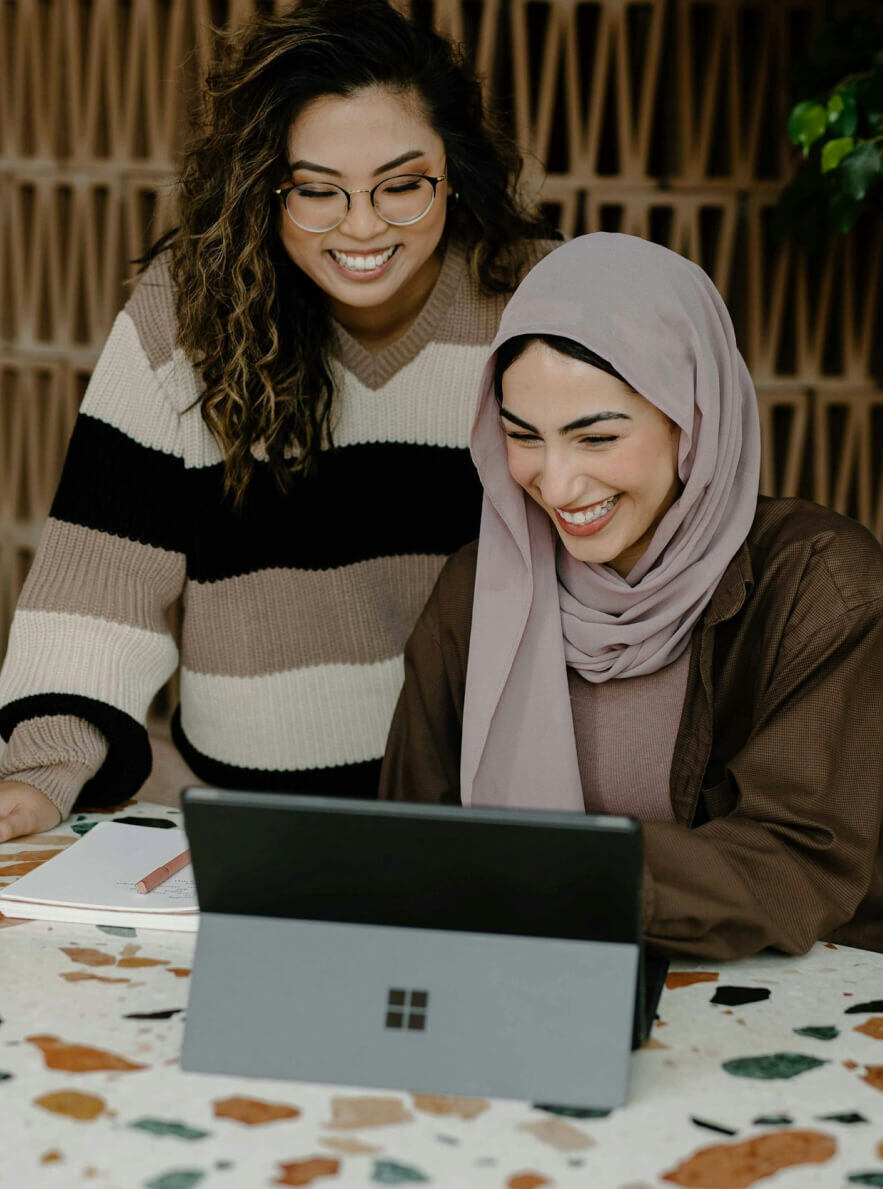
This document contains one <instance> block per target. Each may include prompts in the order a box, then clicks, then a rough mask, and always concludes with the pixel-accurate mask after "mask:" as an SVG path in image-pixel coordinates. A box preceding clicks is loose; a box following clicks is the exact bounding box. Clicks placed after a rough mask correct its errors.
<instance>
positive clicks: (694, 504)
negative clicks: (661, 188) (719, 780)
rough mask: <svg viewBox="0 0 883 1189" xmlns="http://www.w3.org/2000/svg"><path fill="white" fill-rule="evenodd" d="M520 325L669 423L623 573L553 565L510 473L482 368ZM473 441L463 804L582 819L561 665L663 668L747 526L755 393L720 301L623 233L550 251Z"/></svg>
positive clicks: (522, 294) (545, 528) (547, 534)
mask: <svg viewBox="0 0 883 1189" xmlns="http://www.w3.org/2000/svg"><path fill="white" fill-rule="evenodd" d="M522 334H554V335H560V336H562V337H564V338H569V339H572V340H573V341H574V342H577V343H580V344H582V346H584V347H588V348H589V349H590V350H592V351H594V352H595V353H596V354H597V355H600V356H601V357H602V358H603V359H606V360H608V361H609V362H610V363H611V364H612V365H613V367H614V368H615V369H616V370H617V371H618V372H619V373H620V375H622V376H624V377H625V379H626V380H627V381H628V383H629V384H630V385H631V386H632V387H633V388H634V389H635V391H636V392H638V393H640V394H641V395H642V396H643V397H645V398H646V399H647V400H649V401H650V402H651V403H652V404H653V405H655V406H656V407H657V408H658V409H660V410H661V411H662V412H663V413H664V414H665V415H666V416H667V417H669V418H670V419H671V420H672V421H673V422H674V423H675V424H676V425H677V426H678V427H679V428H680V431H681V436H680V446H679V451H678V472H679V475H680V478H681V481H682V483H683V490H682V492H681V494H680V496H679V497H678V499H677V500H676V501H675V502H674V504H673V505H672V506H671V508H669V510H668V511H667V512H666V513H665V515H664V516H663V518H662V520H661V521H660V523H659V525H658V527H657V529H656V532H655V533H654V535H653V537H652V539H651V541H650V544H649V546H648V547H647V550H646V552H645V553H644V555H643V557H642V558H641V559H640V560H639V561H638V563H637V564H636V565H635V566H634V568H633V569H632V570H631V572H630V573H629V574H628V576H627V578H622V577H621V576H620V575H619V574H618V573H617V572H616V571H615V570H614V569H612V567H610V566H606V565H594V564H591V563H586V562H580V561H577V560H576V559H575V558H573V557H572V556H571V555H570V554H569V553H567V552H566V550H564V548H563V546H562V547H561V548H560V549H559V550H558V551H557V553H558V562H557V568H556V542H557V540H558V534H557V531H556V529H555V528H554V526H553V525H552V522H551V520H550V518H549V517H548V515H547V514H546V513H545V512H544V511H543V510H542V509H541V508H540V507H539V506H538V505H537V504H536V503H535V502H534V501H533V500H532V499H531V498H530V497H529V496H528V495H526V494H525V492H524V491H523V490H522V489H521V488H520V487H519V486H518V485H517V484H516V483H515V481H514V480H513V479H512V477H511V476H510V474H509V468H508V466H507V462H506V443H505V436H504V434H503V430H502V428H501V425H500V418H499V406H498V404H497V401H496V398H495V395H494V382H493V381H494V364H495V356H496V352H497V350H498V349H499V347H500V346H501V345H502V344H503V343H504V342H506V341H507V340H508V339H511V338H515V337H516V336H517V335H522ZM471 448H472V458H473V461H474V462H475V465H476V467H477V468H478V473H479V475H480V477H481V481H482V483H483V485H484V504H483V507H482V516H481V536H480V540H479V547H478V564H477V570H476V580H475V598H474V602H473V617H472V634H471V638H470V644H469V663H468V669H467V674H466V694H465V705H464V712H463V749H462V755H461V764H460V777H461V797H462V800H463V803H464V804H465V805H470V804H473V805H501V806H511V807H516V808H519V807H520V808H528V807H529V808H547V809H565V810H567V809H569V810H574V811H578V812H584V802H583V792H582V787H581V784H580V775H579V768H578V764H577V754H576V743H575V740H574V735H573V719H572V716H571V708H570V697H569V693H568V687H567V673H566V667H567V666H568V665H569V666H571V667H572V668H574V669H575V670H576V671H577V672H579V674H580V675H581V676H582V677H583V678H585V680H586V681H590V682H593V683H598V682H603V681H609V680H611V679H613V678H620V679H624V678H629V677H636V676H640V675H642V674H647V673H654V672H656V671H658V670H659V669H661V668H663V667H664V666H665V665H667V664H669V663H670V662H671V661H674V660H676V659H677V657H678V656H680V654H681V653H682V652H683V651H684V649H685V648H686V647H687V645H688V644H689V641H690V637H691V634H692V631H693V628H694V627H695V625H696V622H697V620H698V619H699V617H700V616H701V614H702V612H703V611H704V609H705V607H706V605H707V604H708V601H709V599H710V598H711V596H712V594H713V593H714V590H715V587H716V586H717V584H718V582H719V581H720V579H721V578H722V576H723V573H724V570H725V569H726V567H727V565H728V564H729V562H730V561H731V559H732V558H733V556H734V555H735V553H736V552H737V550H738V549H739V547H740V545H741V544H742V542H743V541H744V540H745V537H746V536H747V534H748V530H749V528H750V527H751V522H752V520H753V519H754V513H755V509H756V505H757V486H758V479H759V473H760V427H759V421H758V413H757V400H756V397H755V393H754V387H753V385H752V383H751V377H750V376H749V374H748V369H747V368H746V366H745V363H744V361H743V359H742V357H741V355H740V354H739V351H738V349H737V347H736V341H735V336H734V334H733V326H732V322H731V321H730V316H729V314H728V313H727V309H726V306H725V305H724V303H723V300H722V299H721V296H720V294H719V293H718V292H717V290H716V289H715V287H714V285H713V284H712V282H711V281H710V279H709V278H708V277H707V276H706V274H705V273H704V272H703V271H702V269H701V268H699V267H698V266H697V265H695V264H692V263H691V262H690V261H688V260H685V259H684V258H683V257H681V256H678V255H677V254H676V253H674V252H670V251H669V250H668V249H667V248H663V247H660V246H659V245H658V244H653V243H650V242H648V241H647V240H643V239H638V238H637V237H634V236H629V235H610V234H607V233H603V232H598V233H595V234H593V235H585V236H582V237H580V238H579V239H575V240H573V241H571V242H570V243H567V244H564V245H562V246H561V247H560V248H556V249H555V251H554V252H552V253H551V254H550V255H548V256H546V257H545V258H544V259H543V260H542V261H540V263H539V264H537V265H536V266H535V267H534V268H533V269H532V270H531V271H530V273H528V275H527V276H526V277H525V279H524V280H523V281H522V283H521V285H520V286H519V287H518V289H517V290H516V292H515V293H514V295H513V297H512V299H511V301H510V302H509V305H508V306H507V308H506V311H505V313H504V314H503V318H502V321H501V323H500V328H499V331H498V333H497V336H496V338H495V340H494V342H493V344H492V346H491V355H490V358H489V360H488V363H487V366H486V367H485V370H484V373H483V376H482V382H481V389H480V394H479V402H478V409H477V412H476V418H475V424H474V427H473V431H472V439H471ZM652 713H653V708H652V705H651V706H648V707H647V714H648V715H649V714H652Z"/></svg>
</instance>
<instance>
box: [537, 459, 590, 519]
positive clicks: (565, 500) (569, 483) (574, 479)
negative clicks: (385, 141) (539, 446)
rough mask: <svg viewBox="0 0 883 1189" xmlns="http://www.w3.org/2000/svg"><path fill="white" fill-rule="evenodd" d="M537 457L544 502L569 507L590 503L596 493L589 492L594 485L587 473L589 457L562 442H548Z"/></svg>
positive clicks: (539, 484) (538, 480) (558, 506)
mask: <svg viewBox="0 0 883 1189" xmlns="http://www.w3.org/2000/svg"><path fill="white" fill-rule="evenodd" d="M537 454H538V455H541V457H540V458H538V459H537V464H538V469H537V475H536V478H535V480H534V481H535V483H536V485H537V487H538V488H539V492H540V495H541V496H542V497H543V503H544V504H546V505H547V506H548V507H550V508H569V507H572V506H574V505H576V506H579V505H580V504H583V503H590V502H591V500H592V496H591V495H589V496H586V492H587V491H589V488H590V487H591V477H590V476H588V475H587V474H586V466H585V459H582V458H580V457H579V456H578V455H577V453H576V452H575V451H573V450H572V449H568V447H567V444H566V443H562V444H561V446H558V445H557V444H556V445H547V446H546V447H545V448H544V449H543V450H542V451H537Z"/></svg>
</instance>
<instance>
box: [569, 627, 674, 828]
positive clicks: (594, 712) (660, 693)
mask: <svg viewBox="0 0 883 1189" xmlns="http://www.w3.org/2000/svg"><path fill="white" fill-rule="evenodd" d="M691 651H692V649H691V648H690V647H689V645H688V646H687V648H685V649H684V651H683V652H682V653H681V655H680V656H679V657H678V659H677V660H676V661H672V663H671V664H670V665H666V666H665V668H664V669H659V670H658V672H656V673H650V674H648V675H647V676H646V677H626V678H623V679H622V680H620V681H604V682H601V683H600V684H593V683H592V682H590V681H585V680H584V679H583V678H582V677H580V675H579V673H577V672H576V670H575V669H571V668H568V670H567V684H568V686H569V687H570V706H571V713H572V714H573V730H574V734H575V735H576V754H577V759H578V761H579V774H580V780H581V781H582V786H583V801H584V803H585V807H586V813H610V814H621V815H623V816H626V817H634V818H637V819H638V820H639V821H645V822H647V821H657V822H658V821H674V814H673V813H672V808H671V797H670V794H669V786H668V780H669V774H670V772H671V758H672V754H673V752H674V746H675V739H676V737H677V733H678V726H679V724H680V721H681V711H682V710H683V706H684V694H685V693H686V690H687V675H688V673H689V669H690V653H691Z"/></svg>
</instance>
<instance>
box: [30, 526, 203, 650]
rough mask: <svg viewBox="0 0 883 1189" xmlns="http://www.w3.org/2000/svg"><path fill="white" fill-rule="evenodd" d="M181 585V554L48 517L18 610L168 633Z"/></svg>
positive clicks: (182, 570) (182, 576)
mask: <svg viewBox="0 0 883 1189" xmlns="http://www.w3.org/2000/svg"><path fill="white" fill-rule="evenodd" d="M183 583H184V555H183V554H181V553H172V552H170V551H168V550H165V549H155V548H154V547H153V546H152V545H142V544H139V542H137V541H128V540H126V539H124V538H123V537H114V536H111V535H110V534H109V533H100V532H96V531H95V530H94V529H90V528H84V527H83V526H82V525H78V524H69V523H67V522H66V521H63V520H55V519H52V518H51V517H50V519H49V520H48V521H47V522H46V527H45V529H44V530H43V539H42V542H41V545H40V551H39V553H38V554H37V559H36V561H35V562H34V565H33V567H32V568H31V572H30V574H29V575H28V579H27V582H26V583H25V586H24V589H23V591H22V593H21V598H20V599H19V603H18V606H19V608H20V609H21V610H23V611H61V612H65V613H66V614H68V615H91V616H99V617H100V618H102V619H106V620H113V621H114V622H116V623H125V624H128V625H129V626H130V627H136V628H145V629H146V630H147V631H150V632H166V631H168V623H167V621H166V614H165V613H166V610H167V608H168V607H169V606H170V605H171V604H172V603H173V602H174V601H175V599H176V598H177V597H178V595H179V594H180V592H181V587H182V586H183Z"/></svg>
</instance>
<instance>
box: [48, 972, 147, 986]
mask: <svg viewBox="0 0 883 1189" xmlns="http://www.w3.org/2000/svg"><path fill="white" fill-rule="evenodd" d="M59 977H60V978H63V979H64V980H65V982H68V983H82V982H86V981H87V980H91V981H92V982H96V983H130V982H131V981H132V980H131V979H130V978H105V977H104V975H101V974H90V973H89V971H88V970H66V971H65V972H64V973H63V974H61V975H59Z"/></svg>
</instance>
